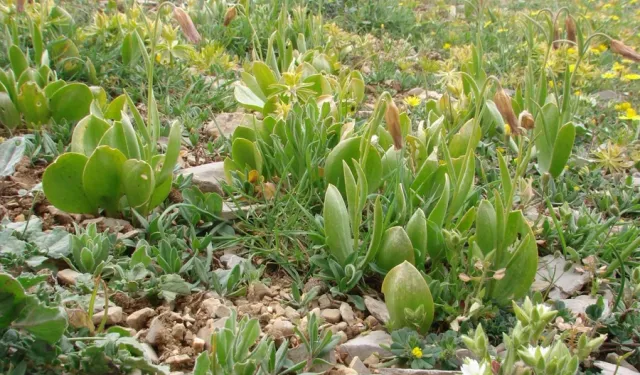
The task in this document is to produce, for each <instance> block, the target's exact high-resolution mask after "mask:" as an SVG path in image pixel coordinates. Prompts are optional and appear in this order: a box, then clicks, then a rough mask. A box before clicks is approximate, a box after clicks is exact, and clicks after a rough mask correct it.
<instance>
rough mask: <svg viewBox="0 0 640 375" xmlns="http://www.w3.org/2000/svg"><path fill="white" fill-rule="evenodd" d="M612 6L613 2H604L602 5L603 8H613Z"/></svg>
mask: <svg viewBox="0 0 640 375" xmlns="http://www.w3.org/2000/svg"><path fill="white" fill-rule="evenodd" d="M612 6H613V4H611V3H608V4H604V5H603V6H602V9H609V8H611V7H612Z"/></svg>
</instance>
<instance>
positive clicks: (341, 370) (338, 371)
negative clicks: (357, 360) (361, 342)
mask: <svg viewBox="0 0 640 375" xmlns="http://www.w3.org/2000/svg"><path fill="white" fill-rule="evenodd" d="M329 375H358V371H356V370H354V369H352V368H349V367H344V366H342V365H338V366H336V367H334V368H333V370H331V371H329Z"/></svg>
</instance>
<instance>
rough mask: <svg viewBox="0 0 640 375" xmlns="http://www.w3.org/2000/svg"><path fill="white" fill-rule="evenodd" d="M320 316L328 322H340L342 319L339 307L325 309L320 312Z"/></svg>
mask: <svg viewBox="0 0 640 375" xmlns="http://www.w3.org/2000/svg"><path fill="white" fill-rule="evenodd" d="M320 316H321V317H322V319H324V320H325V321H326V322H327V323H338V322H339V321H340V310H338V309H324V310H322V312H321V313H320Z"/></svg>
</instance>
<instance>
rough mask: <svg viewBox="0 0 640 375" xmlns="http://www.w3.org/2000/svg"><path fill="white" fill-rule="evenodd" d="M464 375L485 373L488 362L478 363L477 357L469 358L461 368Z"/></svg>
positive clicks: (481, 374) (482, 374)
mask: <svg viewBox="0 0 640 375" xmlns="http://www.w3.org/2000/svg"><path fill="white" fill-rule="evenodd" d="M460 371H462V375H484V373H485V372H486V371H487V363H486V362H484V361H482V363H478V361H476V360H475V359H470V358H467V359H466V362H465V364H463V365H462V367H461V368H460Z"/></svg>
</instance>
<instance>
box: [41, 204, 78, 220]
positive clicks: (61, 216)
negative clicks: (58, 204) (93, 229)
mask: <svg viewBox="0 0 640 375" xmlns="http://www.w3.org/2000/svg"><path fill="white" fill-rule="evenodd" d="M47 211H49V213H50V214H51V216H53V218H54V219H55V220H56V221H57V222H58V223H60V224H62V225H70V224H73V222H74V221H73V218H72V217H71V215H69V214H68V213H66V212H64V211H61V210H59V209H57V208H55V207H54V206H47Z"/></svg>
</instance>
